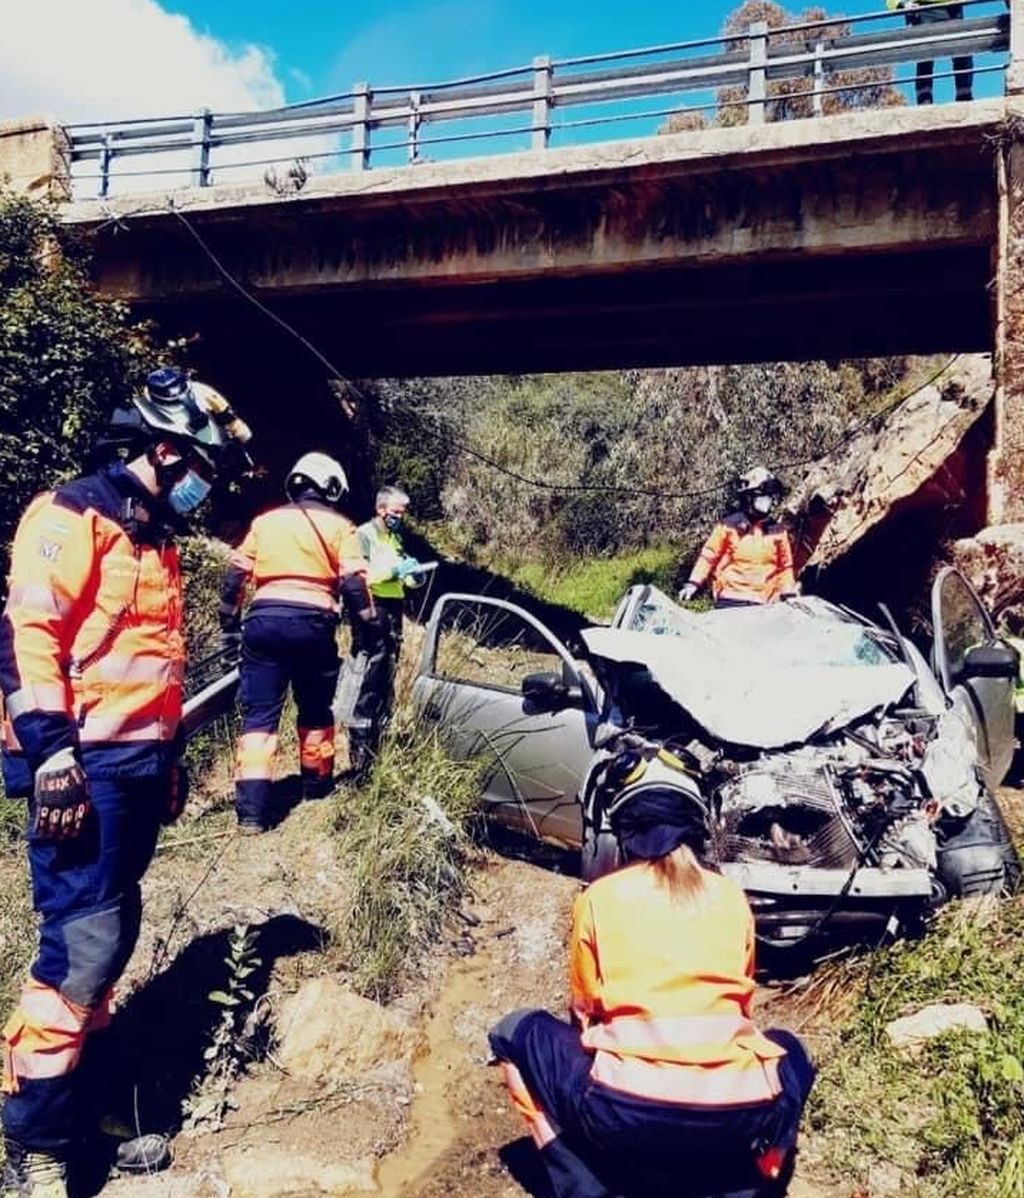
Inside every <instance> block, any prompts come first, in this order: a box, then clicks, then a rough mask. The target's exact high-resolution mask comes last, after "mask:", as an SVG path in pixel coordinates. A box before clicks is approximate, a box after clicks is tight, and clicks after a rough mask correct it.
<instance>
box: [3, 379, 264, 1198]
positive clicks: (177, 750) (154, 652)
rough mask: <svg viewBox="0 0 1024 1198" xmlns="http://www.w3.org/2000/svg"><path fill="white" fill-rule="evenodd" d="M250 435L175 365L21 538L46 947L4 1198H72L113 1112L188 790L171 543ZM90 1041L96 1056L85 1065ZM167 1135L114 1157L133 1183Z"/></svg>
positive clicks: (17, 662) (8, 1045)
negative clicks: (114, 1008)
mask: <svg viewBox="0 0 1024 1198" xmlns="http://www.w3.org/2000/svg"><path fill="white" fill-rule="evenodd" d="M248 439H249V430H248V429H247V428H246V426H245V425H244V424H243V423H242V422H241V421H240V420H239V419H238V417H237V416H235V414H234V413H233V412H232V410H231V409H230V407H229V406H228V404H227V403H226V401H225V400H224V398H223V397H222V396H221V395H219V394H218V393H217V392H216V391H214V389H213V388H212V387H209V386H206V385H204V384H202V383H199V382H190V381H189V380H188V379H187V378H186V376H185V375H184V374H183V373H182V372H181V371H179V370H177V369H175V368H173V367H166V368H163V369H160V370H156V371H154V372H153V373H151V374H150V375H149V376H148V378H147V381H146V385H145V388H144V389H143V390H142V391H141V393H139V394H137V395H134V396H133V397H132V398H131V402H130V405H129V406H127V407H125V408H123V409H119V410H118V411H116V412H115V413H114V416H113V418H112V421H111V425H110V428H109V431H108V433H107V435H106V437H105V438H104V439H103V440H102V441H101V446H100V448H101V450H102V451H104V452H105V453H106V455H107V456H106V458H105V459H104V462H105V464H104V465H102V466H101V467H100V468H99V469H98V470H97V471H96V472H95V473H93V474H90V475H87V476H85V477H83V478H80V479H78V480H76V481H73V482H68V483H63V484H61V485H60V486H58V487H56V488H55V489H54V490H52V491H48V492H46V493H45V494H41V495H38V496H37V497H36V498H35V499H33V500H32V502H31V503H30V504H29V506H28V508H27V509H26V511H25V513H24V515H23V516H22V519H21V523H20V524H19V526H18V530H17V534H16V536H15V539H14V544H13V548H12V551H11V567H10V580H9V582H10V588H9V592H8V597H7V604H6V607H5V608H4V612H3V617H2V620H0V689H2V691H3V696H4V704H5V710H6V723H5V743H4V753H3V766H4V781H5V784H6V789H7V793H8V795H12V794H15V795H20V796H24V797H27V798H28V799H29V804H28V824H27V832H26V839H27V842H28V843H27V849H28V862H29V869H30V872H31V875H32V892H33V901H34V905H35V908H36V910H37V912H38V913H39V916H40V927H39V947H38V950H37V953H36V957H35V960H34V962H33V964H32V966H31V969H30V972H29V977H28V980H27V982H26V983H25V986H24V989H23V990H22V994H21V999H20V1002H19V1004H18V1006H17V1008H16V1010H15V1011H14V1013H13V1014H12V1015H11V1017H10V1019H9V1020H8V1021H7V1024H6V1026H5V1027H4V1029H3V1040H4V1067H3V1092H4V1094H5V1095H6V1100H5V1102H4V1106H3V1131H4V1141H5V1146H6V1152H7V1164H6V1167H5V1172H4V1179H3V1186H2V1191H0V1192H2V1194H3V1195H4V1198H65V1196H66V1194H67V1174H68V1162H69V1159H70V1158H71V1156H72V1154H73V1152H74V1151H76V1150H77V1149H78V1148H79V1147H80V1146H81V1145H82V1143H83V1141H88V1140H89V1139H90V1138H91V1136H92V1134H93V1133H94V1132H96V1131H97V1130H98V1121H99V1117H100V1115H101V1114H102V1113H103V1112H102V1111H100V1110H99V1109H98V1105H99V1103H100V1099H99V1095H98V1091H97V1088H96V1087H97V1082H98V1080H99V1074H98V1071H97V1069H96V1052H97V1049H98V1048H99V1049H100V1054H101V1055H102V1049H101V1045H102V1037H99V1038H95V1037H94V1036H93V1033H95V1032H97V1031H99V1030H100V1029H101V1028H103V1027H104V1026H105V1025H106V1024H107V1023H108V1022H109V1015H110V998H111V988H112V987H113V985H114V983H115V982H116V981H117V979H118V978H119V976H120V974H121V972H122V970H123V969H124V966H125V964H126V963H127V961H128V958H129V957H130V956H131V953H132V949H133V947H134V945H135V942H136V939H137V937H138V933H139V924H140V918H141V912H142V906H141V897H140V890H139V881H140V879H141V877H142V875H143V873H144V872H145V870H146V867H147V866H148V864H149V861H150V859H151V858H152V856H153V851H154V848H155V845H156V840H157V833H158V832H159V829H160V825H161V824H166V823H170V822H172V821H173V820H175V819H176V818H177V817H178V815H179V814H180V812H181V810H182V807H183V806H184V803H185V797H186V793H187V776H186V773H185V769H184V766H183V765H182V762H181V753H182V750H183V743H182V737H181V730H180V720H181V712H182V678H183V673H184V653H185V642H184V634H183V627H182V584H181V574H180V570H179V565H178V555H177V550H176V549H175V546H174V540H173V535H174V533H175V531H177V530H178V528H179V527H180V526H181V524H182V521H183V517H185V516H186V515H187V514H188V513H189V512H191V511H192V510H193V509H194V508H195V507H197V506H198V505H199V504H200V503H201V502H202V500H203V499H204V498H205V496H206V495H207V493H208V492H209V491H210V488H211V484H212V482H213V480H214V478H215V476H216V475H217V474H218V473H220V474H221V475H223V474H224V473H226V472H230V471H231V470H232V469H235V468H237V467H239V465H240V464H241V463H242V462H243V461H247V458H246V455H245V453H244V451H243V450H241V445H242V443H243V442H245V441H247V440H248ZM87 1040H88V1053H87V1054H86V1059H85V1060H83V1053H84V1052H85V1051H86V1045H87ZM168 1158H169V1152H168V1147H167V1142H166V1140H165V1138H164V1137H162V1136H140V1137H139V1138H138V1139H136V1140H135V1141H130V1142H128V1143H127V1144H125V1145H123V1146H122V1148H121V1149H120V1150H119V1152H118V1165H119V1166H120V1167H122V1168H126V1169H129V1170H131V1169H133V1168H134V1169H136V1170H139V1171H142V1170H149V1169H152V1168H159V1167H160V1166H161V1165H162V1164H166V1163H167V1160H168Z"/></svg>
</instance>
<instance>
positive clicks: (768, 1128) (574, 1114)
mask: <svg viewBox="0 0 1024 1198" xmlns="http://www.w3.org/2000/svg"><path fill="white" fill-rule="evenodd" d="M628 768H632V763H629V765H628ZM632 790H633V794H632V796H631V797H630V799H629V801H628V803H627V804H625V805H619V806H618V807H616V806H615V804H614V803H613V804H612V806H611V808H610V819H611V827H612V830H613V832H614V835H615V837H616V840H617V842H618V846H619V851H620V854H621V857H622V860H623V862H624V863H625V864H624V865H623V867H621V868H620V869H618V870H617V871H615V872H614V873H611V874H607V875H606V876H604V877H602V878H600V879H599V880H598V881H596V882H594V883H592V884H591V886H590V887H589V888H588V889H587V890H585V891H584V892H583V893H582V894H580V895H579V896H578V898H577V899H576V903H575V907H574V910H573V923H572V934H571V939H570V989H571V1018H572V1021H573V1022H572V1024H571V1025H570V1024H568V1023H565V1022H563V1021H562V1020H560V1019H557V1018H555V1016H553V1015H551V1014H549V1013H548V1012H547V1011H536V1010H534V1011H516V1012H514V1013H512V1014H511V1015H507V1016H506V1017H505V1018H504V1019H502V1020H501V1021H500V1022H499V1023H498V1025H497V1026H496V1027H495V1028H494V1030H493V1031H492V1032H491V1034H490V1042H491V1048H492V1051H493V1054H494V1057H495V1058H496V1059H497V1061H498V1062H500V1063H501V1065H502V1069H503V1072H504V1075H505V1081H506V1084H507V1086H508V1089H509V1091H510V1096H511V1098H512V1101H513V1104H514V1105H515V1106H516V1107H517V1109H518V1110H519V1111H520V1113H521V1114H522V1115H523V1116H524V1117H525V1119H526V1122H527V1125H528V1127H529V1129H530V1132H531V1134H532V1136H533V1139H534V1142H535V1144H536V1145H537V1148H538V1149H539V1151H540V1158H541V1160H542V1162H543V1163H544V1165H545V1167H546V1171H547V1174H548V1177H549V1180H550V1183H551V1191H552V1194H553V1195H554V1198H608V1196H609V1195H614V1194H618V1193H621V1192H623V1191H624V1190H626V1189H628V1190H629V1192H630V1193H633V1192H634V1190H635V1191H636V1192H648V1188H650V1190H651V1191H652V1192H653V1191H656V1192H658V1193H662V1192H668V1189H667V1188H664V1189H663V1187H664V1186H665V1183H666V1182H667V1181H669V1180H671V1179H674V1180H675V1185H676V1186H678V1184H679V1178H681V1177H685V1178H686V1179H687V1193H691V1192H692V1193H693V1194H695V1195H697V1194H715V1195H725V1194H736V1195H739V1194H744V1195H760V1194H765V1195H767V1194H781V1193H783V1192H784V1188H785V1182H786V1180H787V1174H788V1173H789V1172H790V1171H791V1169H792V1163H793V1159H794V1157H795V1151H796V1139H797V1130H798V1126H799V1122H800V1115H801V1112H802V1110H803V1106H804V1102H805V1101H806V1099H807V1095H808V1093H809V1092H810V1089H811V1085H812V1083H813V1080H814V1067H813V1065H812V1064H811V1062H810V1059H809V1057H808V1055H807V1052H806V1050H805V1048H804V1047H803V1045H802V1044H801V1042H800V1041H799V1040H798V1039H797V1037H796V1036H794V1035H792V1034H791V1033H789V1032H785V1031H777V1030H771V1031H768V1032H766V1033H763V1034H762V1033H761V1032H759V1031H758V1030H757V1028H756V1027H755V1025H754V1024H753V1022H752V1021H751V1000H752V996H753V993H754V980H753V972H754V926H753V920H752V917H751V912H750V908H749V906H748V904H747V900H746V897H745V895H744V893H743V891H742V890H741V889H740V887H739V886H738V885H737V884H736V883H735V882H733V881H731V880H730V879H728V878H726V877H723V876H722V875H721V874H719V873H717V872H715V871H714V870H712V869H710V868H708V867H707V866H706V865H705V864H704V863H703V861H702V857H703V854H704V851H705V845H706V840H707V833H708V829H707V823H706V813H705V809H704V806H703V803H702V802H701V800H700V798H699V796H698V795H697V794H696V793H695V790H696V788H695V787H693V788H692V789H687V788H686V787H681V786H677V785H664V784H659V783H657V782H655V783H654V784H652V785H651V786H640V787H636V788H632ZM627 1181H628V1185H627V1184H626V1183H627ZM673 1192H674V1189H673Z"/></svg>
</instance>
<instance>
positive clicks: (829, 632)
mask: <svg viewBox="0 0 1024 1198" xmlns="http://www.w3.org/2000/svg"><path fill="white" fill-rule="evenodd" d="M630 624H631V625H632V627H629V628H590V629H587V630H585V631H584V632H583V634H582V636H583V640H584V642H585V644H586V646H587V649H588V651H589V652H590V653H592V654H594V655H595V656H597V657H601V658H604V659H606V660H608V661H612V662H623V663H626V662H630V663H634V664H637V665H640V666H644V667H646V668H647V669H648V670H649V671H650V674H651V677H652V678H653V679H654V681H655V682H656V683H657V685H658V686H659V687H660V688H661V689H662V690H663V691H665V693H666V694H668V695H669V696H670V698H672V699H673V700H674V701H675V702H676V703H678V704H679V705H680V706H681V707H682V708H683V709H684V710H685V711H686V712H687V713H688V714H689V715H690V716H692V717H693V719H695V720H696V721H697V722H698V723H699V724H700V725H701V726H702V727H703V728H704V729H705V730H706V731H707V732H709V733H710V734H711V735H712V736H713V737H715V738H717V739H718V740H723V741H726V742H728V743H730V744H737V745H748V746H751V747H754V748H761V749H771V748H780V747H782V746H783V745H792V744H797V743H801V742H803V741H806V740H808V739H810V738H811V737H812V736H815V735H818V734H826V733H829V732H834V731H836V730H838V729H840V728H842V727H845V726H846V725H847V724H851V723H853V722H854V721H856V720H858V719H860V718H861V717H862V716H865V715H867V714H868V713H870V712H872V711H875V710H877V709H879V708H883V707H886V706H889V705H891V704H893V703H895V702H896V701H897V700H899V699H900V698H901V697H902V696H903V695H904V694H905V693H906V691H907V690H908V689H909V688H910V687H911V686H913V685H914V682H915V678H916V676H915V674H914V671H913V670H911V669H910V668H909V667H908V666H907V665H905V664H903V663H901V662H897V661H894V660H893V657H892V656H891V654H889V653H888V652H887V651H886V650H885V649H884V648H883V647H882V645H881V643H880V641H879V639H878V637H877V636H876V635H875V634H873V632H872V630H871V629H870V628H869V627H867V626H865V625H864V624H860V623H857V622H854V621H851V620H849V619H846V618H844V617H843V616H842V614H841V613H840V612H839V611H838V609H836V608H833V607H832V606H831V605H829V604H826V603H823V602H820V601H814V600H801V601H800V602H799V603H775V604H771V605H767V606H764V607H748V608H732V609H724V610H721V611H711V612H704V613H693V612H689V611H685V610H683V609H682V608H680V607H678V606H677V605H676V604H674V603H672V601H671V600H670V599H669V598H668V597H667V596H665V595H662V594H661V593H660V592H658V591H656V590H654V589H653V588H652V592H651V598H650V599H649V600H648V602H647V603H646V604H645V605H644V607H643V608H641V609H639V610H638V612H636V613H635V614H634V616H633V617H631V619H630Z"/></svg>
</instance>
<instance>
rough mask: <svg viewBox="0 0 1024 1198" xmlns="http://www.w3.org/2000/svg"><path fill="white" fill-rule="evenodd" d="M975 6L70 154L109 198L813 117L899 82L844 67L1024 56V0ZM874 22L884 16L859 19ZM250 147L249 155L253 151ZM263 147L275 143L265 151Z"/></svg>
mask: <svg viewBox="0 0 1024 1198" xmlns="http://www.w3.org/2000/svg"><path fill="white" fill-rule="evenodd" d="M979 6H984V7H989V8H991V7H992V6H993V0H964V3H963V4H962V5H961V7H962V8H963V9H964V10H965V11H966V15H965V16H964V17H963V18H962V19H957V20H950V21H942V22H930V23H927V24H918V25H913V26H910V25H907V24H906V23H905V15H904V13H902V12H899V13H889V12H882V13H868V14H864V15H861V16H857V17H841V18H839V17H837V18H831V19H826V20H822V21H816V22H808V23H803V24H799V25H789V26H785V27H782V28H775V29H769V28H768V26H767V24H765V23H764V22H758V23H755V24H753V25H751V26H750V27H749V29H748V30H747V31H746V32H745V33H741V34H731V35H724V36H721V37H717V38H709V39H704V40H700V41H690V42H678V43H673V44H671V45H663V46H655V47H648V48H646V49H639V50H626V51H619V52H616V53H613V54H605V55H591V56H588V57H583V58H570V59H564V60H558V61H556V60H552V59H551V58H548V57H541V58H535V59H534V60H533V62H532V64H531V65H530V66H528V67H519V68H513V69H511V70H507V71H500V72H494V73H492V74H489V75H482V76H476V77H474V78H472V79H463V80H456V81H453V82H450V83H439V84H428V85H420V86H401V87H396V86H391V87H378V88H374V87H371V86H370V84H368V83H360V84H357V85H356V86H355V87H354V88H353V89H352V91H351V92H347V93H344V94H341V95H335V96H330V97H326V98H324V99H321V100H315V101H310V102H306V103H303V104H295V105H290V106H288V107H285V108H278V109H272V110H266V111H261V112H235V113H214V112H211V111H209V110H208V109H202V110H201V111H199V112H197V113H195V114H192V115H183V116H173V117H166V118H156V119H149V118H145V119H137V120H128V121H116V122H98V123H93V124H76V125H69V126H67V134H68V137H69V140H70V157H71V161H72V164H76V163H82V162H95V163H97V165H98V169H97V171H96V172H94V173H90V174H84V175H83V174H77V175H74V176H73V177H74V178H75V179H77V180H79V181H81V180H85V179H89V180H95V181H96V182H97V185H98V186H97V191H98V194H99V195H100V196H101V197H105V196H107V195H108V194H109V193H110V189H111V185H112V183H113V182H116V181H117V180H118V179H121V178H124V179H127V178H130V177H132V176H144V177H147V178H152V179H154V180H159V179H160V178H161V177H166V176H179V177H181V176H184V181H183V182H182V184H181V185H182V186H198V187H206V186H209V185H211V184H212V183H213V182H214V170H215V169H216V170H217V172H218V173H222V172H228V171H232V170H238V169H241V168H249V169H252V168H254V167H260V166H263V167H273V166H275V165H276V164H282V163H295V162H296V161H297V160H299V161H301V162H303V163H306V162H312V161H321V162H324V161H327V160H333V161H334V162H335V163H336V164H337V167H338V169H343V167H344V166H345V164H346V160H347V163H348V165H349V166H350V167H352V168H354V169H356V170H366V169H368V168H369V167H370V165H371V156H372V155H373V154H374V153H379V152H382V151H392V152H393V151H404V154H405V161H406V162H407V163H408V164H409V165H415V164H416V163H417V162H420V161H423V152H424V150H425V149H426V148H428V147H430V146H442V145H451V144H454V143H459V144H462V143H465V144H468V145H470V146H477V145H478V144H479V143H480V142H481V140H485V139H486V140H488V141H490V142H492V143H493V142H494V141H495V139H506V138H511V137H519V138H528V139H529V141H528V144H529V146H530V148H532V149H534V150H544V149H547V148H548V147H549V145H550V144H551V139H552V136H553V135H555V134H569V135H570V136H571V135H572V133H573V132H574V131H577V130H581V129H584V128H592V127H594V126H602V125H608V126H615V125H617V124H619V123H621V122H623V121H636V120H640V119H643V118H648V119H663V118H666V117H669V116H673V115H679V114H685V113H703V112H706V111H709V110H712V111H714V110H722V109H732V110H736V111H742V110H745V116H746V123H747V124H750V125H760V124H763V123H764V122H765V121H766V120H769V119H771V117H772V115H773V110H772V106H773V104H783V103H786V102H788V103H790V104H792V102H793V100H794V99H802V100H804V101H805V103H806V104H807V105H808V112H807V115H811V116H817V115H822V114H823V112H824V111H825V108H826V106H827V103H828V97H830V96H833V95H836V94H841V93H850V92H857V91H859V90H864V89H865V88H877V87H880V86H886V85H887V84H888V83H890V82H891V81H890V80H889V79H887V78H882V79H878V78H872V79H871V80H870V81H869V82H865V81H863V80H857V79H852V80H851V79H849V78H845V79H844V77H843V73H844V72H861V71H865V70H868V71H870V70H872V69H877V68H883V69H884V68H891V67H893V66H896V65H899V64H904V63H916V62H918V61H922V60H929V59H936V58H939V59H948V58H952V57H954V56H956V57H960V56H966V55H975V54H995V55H1003V54H1004V53H1007V52H1009V55H1010V59H1011V61H1012V62H1014V63H1019V62H1021V61H1022V60H1024V45H1022V44H1020V43H1021V42H1022V40H1024V29H1022V28H1021V26H1022V21H1021V19H1020V14H1019V12H1017V11H1016V10H1017V8H1018V6H1019V0H1014V13H1013V15H1012V19H1011V13H1010V12H1009V11H1007V6H1004V5H1002V4H1000V5H999V6H998V7H999V10H1000V11H996V12H994V13H984V14H980V15H975V12H974V10H975V9H976V8H977V7H979ZM868 22H885V23H886V24H887V27H886V28H884V29H881V30H879V31H867V32H857V31H854V30H857V29H859V28H861V27H863V26H864V25H865V24H866V23H868ZM1011 26H1012V33H1011ZM1011 43H1013V44H1012V45H1011ZM722 47H725V48H724V49H723V48H722ZM1005 70H1006V61H1005V60H1004V61H1001V62H998V63H996V64H995V65H987V66H983V67H981V68H977V69H976V70H975V74H982V73H985V72H993V71H995V72H1000V73H1002V72H1004V71H1005ZM935 77H936V78H942V77H943V76H942V75H941V74H939V75H936V76H935ZM794 80H796V81H801V80H804V81H806V87H805V88H804V89H803V90H802V91H800V90H799V89H798V95H797V96H794V95H793V94H792V93H790V94H787V95H785V96H773V94H772V85H773V84H786V83H789V82H791V81H794ZM701 93H704V94H706V95H707V96H708V97H709V98H708V102H706V103H699V104H695V105H678V104H677V105H671V106H668V107H660V108H657V109H654V110H648V111H645V112H634V111H628V112H627V111H624V110H623V107H622V106H623V105H624V104H626V103H628V102H629V101H632V100H635V99H637V98H640V97H655V96H658V97H666V96H683V95H693V94H696V95H697V96H698V98H700V94H701ZM598 108H599V109H601V111H600V112H595V109H598ZM572 110H577V111H578V110H582V115H579V116H577V117H576V118H574V119H573V118H571V117H570V118H568V119H563V120H559V119H558V117H559V115H560V114H562V113H569V112H571V111H572ZM520 114H525V116H526V117H527V120H526V122H525V123H515V124H512V125H509V124H507V123H503V122H505V121H507V119H508V118H509V117H516V116H518V115H520ZM439 126H440V127H444V126H447V127H448V130H449V131H448V132H440V133H438V134H437V135H431V133H430V132H429V130H430V129H431V128H438V127H439ZM394 129H401V130H403V131H404V136H402V137H400V138H398V139H393V140H390V141H387V140H385V141H380V140H375V138H374V135H375V134H379V133H380V132H381V131H387V130H394ZM296 142H304V143H305V145H299V146H298V147H297V148H294V149H292V150H291V152H290V153H283V152H282V150H283V147H284V146H285V144H288V146H289V147H291V146H293V145H294V143H296ZM249 146H252V147H254V151H253V154H248V153H246V152H245V151H244V149H243V148H244V147H249ZM258 147H263V149H264V150H265V151H266V153H265V154H264V156H262V157H260V156H259V149H258ZM240 152H241V157H240V158H239V157H238V155H239V153H240ZM152 156H160V158H159V159H158V160H154V159H153V157H152ZM169 157H170V158H173V162H172V161H169ZM215 157H216V158H217V161H216V162H215ZM136 158H137V159H150V160H151V161H152V163H153V164H152V165H151V166H150V167H148V168H147V167H142V168H139V169H129V170H124V171H120V172H117V171H115V169H114V168H115V165H116V164H117V163H118V162H119V161H123V160H126V159H136ZM233 159H234V160H233ZM305 169H306V168H305V167H304V166H303V167H302V168H301V170H303V171H304V170H305ZM299 186H301V183H300V184H299Z"/></svg>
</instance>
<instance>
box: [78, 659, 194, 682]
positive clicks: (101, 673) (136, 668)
mask: <svg viewBox="0 0 1024 1198" xmlns="http://www.w3.org/2000/svg"><path fill="white" fill-rule="evenodd" d="M184 676H185V663H184V662H183V661H178V660H174V659H171V658H167V657H149V656H139V655H136V656H134V657H131V656H128V655H127V654H123V653H108V654H107V655H106V656H105V657H102V658H100V660H99V661H98V662H97V663H96V666H95V677H96V678H99V679H101V680H102V681H104V682H126V683H140V682H150V683H157V684H161V685H164V686H167V685H170V684H171V683H180V682H181V680H182V679H183V678H184Z"/></svg>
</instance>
